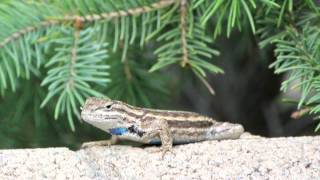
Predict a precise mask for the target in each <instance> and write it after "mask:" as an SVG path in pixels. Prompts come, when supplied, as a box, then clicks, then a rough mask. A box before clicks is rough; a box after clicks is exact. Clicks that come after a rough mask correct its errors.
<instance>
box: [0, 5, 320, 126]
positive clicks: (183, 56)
mask: <svg viewBox="0 0 320 180" xmlns="http://www.w3.org/2000/svg"><path fill="white" fill-rule="evenodd" d="M319 15H320V11H319V7H318V5H317V4H316V3H315V2H314V1H312V0H300V1H293V0H284V1H280V0H279V1H277V0H122V1H112V0H107V1H99V0H90V1H89V0H66V1H58V0H51V1H36V0H32V1H19V0H12V1H3V2H1V3H0V27H1V31H0V91H1V93H2V95H4V96H5V95H6V94H8V93H9V92H8V90H12V91H13V92H15V91H20V90H21V89H24V88H25V86H27V84H28V82H30V83H31V82H32V80H33V79H37V82H39V83H37V84H35V85H34V86H36V87H34V88H35V89H37V91H39V92H41V96H35V97H34V100H30V99H29V102H30V103H31V102H32V103H33V104H34V105H35V107H40V105H41V107H42V108H43V109H42V110H41V111H44V110H48V112H51V113H52V116H53V117H54V118H55V119H58V118H59V117H67V118H66V119H67V120H68V124H69V126H70V128H71V129H72V130H74V129H75V125H74V119H75V118H76V119H79V118H80V117H79V109H80V108H79V107H80V106H81V104H83V103H84V100H85V98H86V97H88V96H109V97H111V98H115V99H121V100H124V101H127V102H129V103H132V104H140V105H145V106H152V104H153V103H154V102H155V101H158V100H156V99H164V97H166V96H167V93H166V92H168V89H169V87H168V81H169V80H168V78H166V77H165V76H164V73H162V72H163V71H164V69H166V67H169V66H174V65H180V67H181V68H188V69H190V70H191V71H192V72H193V73H194V74H195V75H196V76H197V77H198V78H199V79H200V80H201V81H202V82H203V83H204V85H205V86H206V87H207V88H208V89H209V91H211V92H212V93H213V90H212V88H211V86H210V85H209V84H208V82H207V81H206V79H205V78H206V76H207V73H213V74H216V73H223V70H222V69H221V68H220V67H218V66H217V65H215V64H214V61H212V60H214V59H216V58H217V56H219V54H220V53H219V51H218V50H217V49H216V48H217V47H219V45H218V44H215V42H214V40H215V39H216V38H217V37H219V36H221V34H222V33H223V32H226V35H227V37H229V36H230V34H231V33H232V31H233V30H235V29H237V30H239V31H242V30H244V29H245V30H246V29H250V30H251V31H252V33H253V34H255V33H256V34H257V35H259V37H260V39H261V41H260V46H261V47H265V46H267V45H269V44H270V43H273V44H275V46H276V49H275V52H276V56H277V61H276V62H274V63H273V64H272V65H271V67H274V68H275V72H276V73H283V72H289V73H290V74H291V76H290V78H289V79H288V80H286V81H284V83H283V88H282V89H283V90H286V89H288V88H289V87H288V86H289V84H290V82H292V81H293V80H295V79H299V80H300V81H301V83H299V84H296V85H295V87H297V88H300V89H301V92H302V96H301V99H300V103H299V105H298V107H299V108H300V107H302V106H311V107H312V110H311V111H310V112H312V113H316V114H318V113H319V111H320V106H319V103H318V99H319V98H318V96H319V95H318V90H319V86H318V84H319V83H318V74H319V73H318V70H317V68H318V62H317V61H318V59H319V52H320V51H319V40H317V39H318V34H319V30H318V29H319ZM212 32H213V34H212ZM214 47H215V48H214ZM140 49H142V50H140ZM138 52H139V53H141V54H144V53H145V52H149V53H151V54H152V53H153V54H154V55H155V56H156V57H155V56H143V55H140V56H137V53H138ZM155 59H156V60H155ZM40 82H41V83H40ZM155 94H157V97H156V98H155ZM22 104H23V103H22ZM0 109H1V108H0ZM34 109H36V110H35V111H38V109H37V108H34ZM39 111H40V110H39ZM21 113H22V112H21ZM49 114H50V113H49ZM36 116H37V118H35V117H36ZM30 117H34V118H30V119H35V120H36V121H39V119H42V118H40V116H39V115H36V114H34V115H30ZM43 117H44V116H43ZM37 123H38V122H37ZM318 128H319V127H318Z"/></svg>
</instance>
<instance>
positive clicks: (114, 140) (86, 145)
mask: <svg viewBox="0 0 320 180" xmlns="http://www.w3.org/2000/svg"><path fill="white" fill-rule="evenodd" d="M117 141H118V140H117V138H116V137H114V136H112V137H111V139H110V140H102V141H92V142H86V143H83V144H82V145H81V148H89V147H94V146H111V145H113V144H116V143H117Z"/></svg>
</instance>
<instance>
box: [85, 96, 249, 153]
mask: <svg viewBox="0 0 320 180" xmlns="http://www.w3.org/2000/svg"><path fill="white" fill-rule="evenodd" d="M81 118H82V119H83V120H84V121H85V122H87V123H89V124H91V125H93V126H95V127H97V128H99V129H102V130H103V131H106V132H108V133H110V134H111V135H112V141H105V143H107V144H109V143H112V142H115V140H116V139H118V138H119V139H125V140H132V141H136V142H141V143H145V144H158V143H161V144H162V146H161V150H162V152H163V154H165V153H166V152H167V151H170V150H171V149H172V145H173V144H184V143H193V142H198V141H205V140H222V139H237V138H239V137H240V135H241V134H242V133H243V132H244V128H243V126H242V125H240V124H232V123H228V122H218V121H215V120H213V119H212V118H210V117H207V116H203V115H200V114H197V113H193V112H186V111H168V110H157V109H147V108H139V107H135V106H131V105H128V104H126V103H124V102H121V101H115V100H110V99H102V98H94V97H91V98H88V99H87V100H86V102H85V105H84V107H83V108H82V112H81ZM105 143H102V144H105ZM92 144H97V143H92ZM88 145H90V143H89V144H87V145H85V146H88Z"/></svg>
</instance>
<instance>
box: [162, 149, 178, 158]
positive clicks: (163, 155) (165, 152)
mask: <svg viewBox="0 0 320 180" xmlns="http://www.w3.org/2000/svg"><path fill="white" fill-rule="evenodd" d="M160 150H161V158H162V159H164V157H165V155H166V154H167V153H171V154H173V155H174V156H175V155H176V154H175V152H174V151H173V149H172V147H161V148H160Z"/></svg>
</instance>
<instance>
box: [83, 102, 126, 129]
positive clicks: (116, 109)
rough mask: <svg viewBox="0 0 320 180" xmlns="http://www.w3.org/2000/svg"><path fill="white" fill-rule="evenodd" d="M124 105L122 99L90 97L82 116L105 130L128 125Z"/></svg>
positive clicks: (86, 120)
mask: <svg viewBox="0 0 320 180" xmlns="http://www.w3.org/2000/svg"><path fill="white" fill-rule="evenodd" d="M122 106H123V103H121V102H120V101H113V100H110V99H103V98H94V97H90V98H88V99H87V100H86V102H85V104H84V106H83V108H82V111H81V118H82V119H83V120H84V121H85V122H87V123H89V124H91V125H93V126H95V127H97V128H100V129H102V130H104V131H109V130H110V129H113V128H122V127H127V126H128V124H126V122H125V121H124V119H125V113H124V112H123V110H122V109H123V108H122Z"/></svg>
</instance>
